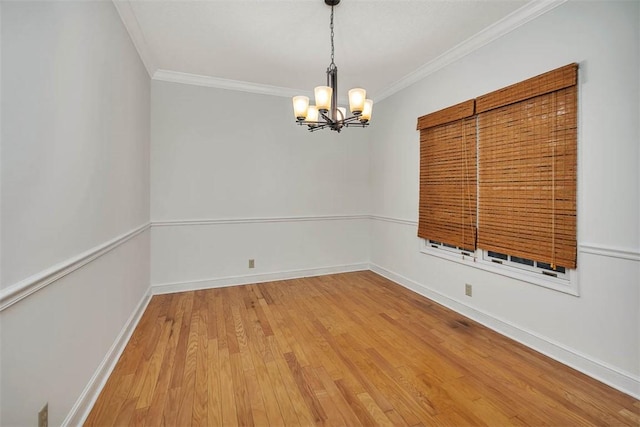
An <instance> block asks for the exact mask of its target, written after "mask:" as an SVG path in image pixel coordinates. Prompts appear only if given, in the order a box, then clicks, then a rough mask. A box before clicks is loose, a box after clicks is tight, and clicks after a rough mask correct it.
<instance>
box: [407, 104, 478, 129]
mask: <svg viewBox="0 0 640 427" xmlns="http://www.w3.org/2000/svg"><path fill="white" fill-rule="evenodd" d="M475 105H476V104H475V100H473V99H470V100H468V101H465V102H461V103H460V104H456V105H454V106H451V107H447V108H445V109H443V110H440V111H436V112H434V113H431V114H427V115H426V116H422V117H418V130H422V129H427V128H430V127H434V126H438V125H442V124H445V123H450V122H453V121H455V120H459V119H464V118H466V117H471V116H473V114H474V113H475Z"/></svg>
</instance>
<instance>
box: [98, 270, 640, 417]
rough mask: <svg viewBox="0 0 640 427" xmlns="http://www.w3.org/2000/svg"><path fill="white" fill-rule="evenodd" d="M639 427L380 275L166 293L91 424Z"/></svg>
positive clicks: (605, 393) (563, 372) (620, 409)
mask: <svg viewBox="0 0 640 427" xmlns="http://www.w3.org/2000/svg"><path fill="white" fill-rule="evenodd" d="M314 424H323V425H346V426H358V425H364V426H372V425H382V426H390V425H394V426H438V425H456V426H457V425H490V426H498V425H499V426H503V425H535V426H538V425H554V426H569V425H571V426H586V425H599V426H602V425H630V426H638V425H640V402H639V401H638V400H635V399H633V398H632V397H630V396H628V395H625V394H623V393H620V392H618V391H616V390H614V389H612V388H610V387H608V386H606V385H604V384H602V383H599V382H597V381H595V380H593V379H591V378H589V377H587V376H585V375H583V374H581V373H578V372H577V371H574V370H572V369H570V368H568V367H566V366H564V365H562V364H560V363H558V362H555V361H553V360H551V359H549V358H547V357H545V356H543V355H541V354H539V353H536V352H535V351H533V350H530V349H528V348H527V347H524V346H523V345H520V344H518V343H516V342H514V341H511V340H509V339H507V338H505V337H503V336H501V335H499V334H497V333H495V332H492V331H491V330H489V329H487V328H485V327H483V326H481V325H479V324H477V323H475V322H473V321H471V320H469V319H467V318H464V317H462V316H460V315H458V314H456V313H455V312H452V311H451V310H448V309H446V308H444V307H442V306H440V305H438V304H436V303H434V302H432V301H430V300H428V299H426V298H423V297H421V296H419V295H417V294H414V293H412V292H410V291H408V290H406V289H404V288H402V287H401V286H399V285H396V284H394V283H392V282H390V281H388V280H386V279H384V278H382V277H380V276H378V275H376V274H374V273H372V272H358V273H347V274H337V275H331V276H322V277H314V278H307V279H298V280H288V281H280V282H271V283H264V284H255V285H247V286H237V287H230V288H221V289H211V290H203V291H196V292H184V293H177V294H170V295H160V296H155V297H153V299H152V300H151V302H150V303H149V306H148V308H147V310H146V312H145V313H144V315H143V317H142V319H141V321H140V323H139V325H138V327H137V328H136V330H135V332H134V334H133V336H132V337H131V340H130V342H129V344H128V345H127V348H126V349H125V351H124V353H123V354H122V357H121V358H120V360H119V362H118V364H117V366H116V367H115V369H114V371H113V373H112V375H111V377H110V378H109V381H108V382H107V384H106V385H105V387H104V389H103V390H102V393H101V394H100V397H99V398H98V400H97V402H96V404H95V405H94V408H93V410H92V412H91V414H90V415H89V417H88V418H87V420H86V424H85V425H88V426H111V425H118V426H121V425H122V426H125V425H146V426H161V425H166V426H188V425H209V426H216V425H224V426H227V425H228V426H234V425H256V426H267V425H271V426H284V425H288V426H293V425H305V426H308V425H314Z"/></svg>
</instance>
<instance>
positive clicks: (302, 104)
mask: <svg viewBox="0 0 640 427" xmlns="http://www.w3.org/2000/svg"><path fill="white" fill-rule="evenodd" d="M308 109H309V97H308V96H294V97H293V114H294V115H295V116H296V120H299V121H302V120H304V119H305V118H306V117H307V111H308Z"/></svg>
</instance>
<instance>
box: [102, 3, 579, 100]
mask: <svg viewBox="0 0 640 427" xmlns="http://www.w3.org/2000/svg"><path fill="white" fill-rule="evenodd" d="M112 1H113V4H114V5H115V7H116V10H117V11H118V14H119V15H120V18H121V19H122V22H123V23H124V25H125V27H126V29H127V32H128V33H129V35H130V37H131V40H132V41H133V44H134V46H135V47H136V50H137V51H138V54H139V55H140V59H141V60H142V62H143V63H144V65H145V67H146V69H147V72H148V73H149V76H151V78H152V79H153V80H159V81H166V82H172V83H182V84H188V85H195V86H204V87H213V88H218V89H227V90H234V91H239V92H249V93H257V94H262V95H272V96H280V97H287V98H289V97H292V96H296V95H305V96H309V97H310V98H313V93H312V92H311V91H301V90H299V89H293V88H287V87H280V86H270V85H264V84H259V83H251V82H245V81H240V80H231V79H223V78H219V77H212V76H203V75H197V74H190V73H183V72H179V71H171V70H163V69H159V68H158V67H157V66H156V64H155V60H154V57H153V55H152V53H151V50H150V48H149V45H148V44H147V42H146V40H145V38H144V35H143V33H142V30H141V29H140V24H139V23H138V20H137V18H136V16H135V13H134V12H133V9H132V7H131V3H130V2H129V0H112ZM567 1H568V0H532V1H530V2H529V3H527V4H525V5H524V6H522V7H521V8H519V9H518V10H516V11H514V12H513V13H511V14H509V15H508V16H506V17H505V18H503V19H501V20H500V21H498V22H496V23H494V24H493V25H490V26H489V27H487V28H485V29H484V30H482V31H480V32H479V33H477V34H475V35H473V36H471V37H470V38H468V39H467V40H465V41H463V42H462V43H460V44H458V45H456V46H454V47H453V48H451V49H450V50H448V51H446V52H445V53H443V54H442V55H440V56H438V57H437V58H435V59H434V60H432V61H430V62H428V63H426V64H424V65H422V66H421V67H419V68H418V69H417V70H415V71H413V72H411V73H409V74H407V75H406V76H404V77H402V78H401V79H400V80H398V81H396V82H395V83H392V84H391V85H390V86H388V87H386V88H385V89H383V90H381V91H378V92H375V93H373V94H372V99H373V100H374V101H376V102H379V101H381V100H383V99H385V98H388V97H389V96H391V95H393V94H395V93H397V92H399V91H401V90H402V89H404V88H406V87H408V86H410V85H412V84H414V83H416V82H418V81H420V80H422V79H424V78H425V77H427V76H429V75H430V74H433V73H434V72H436V71H438V70H440V69H442V68H444V67H446V66H447V65H449V64H451V63H453V62H455V61H457V60H459V59H460V58H463V57H464V56H466V55H468V54H470V53H471V52H473V51H475V50H477V49H480V48H481V47H483V46H485V45H487V44H489V43H491V42H492V41H494V40H496V39H498V38H500V37H502V36H504V35H505V34H508V33H510V32H511V31H513V30H515V29H517V28H519V27H520V26H522V25H524V24H526V23H527V22H529V21H531V20H533V19H535V18H537V17H539V16H541V15H543V14H545V13H547V12H549V11H551V10H553V9H555V8H556V7H558V6H560V5H562V4H564V3H566V2H567ZM340 102H341V103H343V104H344V103H345V102H346V101H345V100H344V99H340Z"/></svg>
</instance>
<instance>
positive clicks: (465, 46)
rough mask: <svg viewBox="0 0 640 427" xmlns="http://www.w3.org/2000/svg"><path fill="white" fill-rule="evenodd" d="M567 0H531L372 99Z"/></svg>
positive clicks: (378, 98)
mask: <svg viewBox="0 0 640 427" xmlns="http://www.w3.org/2000/svg"><path fill="white" fill-rule="evenodd" d="M566 1H567V0H540V1H536V0H534V1H531V2H529V3H527V4H525V5H524V6H522V7H521V8H519V9H518V10H516V11H515V12H513V13H511V14H509V15H507V16H506V17H505V18H503V19H501V20H500V21H498V22H496V23H494V24H493V25H490V26H488V27H487V28H485V29H483V30H482V31H480V32H479V33H477V34H475V35H473V36H471V37H470V38H468V39H467V40H465V41H463V42H462V43H460V44H458V45H456V46H454V47H453V48H451V49H449V50H448V51H446V52H445V53H443V54H442V55H440V56H438V57H437V58H435V59H434V60H432V61H430V62H427V63H426V64H424V65H422V66H421V67H419V68H418V69H417V70H415V71H413V72H411V73H409V74H407V75H406V76H404V77H402V78H401V79H400V80H398V81H396V82H395V83H392V84H391V85H390V86H388V87H386V88H385V89H383V90H381V91H379V92H376V93H375V94H374V101H376V102H379V101H381V100H383V99H385V98H388V97H389V96H391V95H393V94H394V93H397V92H399V91H401V90H402V89H404V88H406V87H408V86H410V85H412V84H414V83H416V82H418V81H420V80H422V79H424V78H425V77H427V76H429V75H430V74H433V73H435V72H436V71H438V70H440V69H442V68H444V67H446V66H447V65H449V64H451V63H453V62H455V61H457V60H459V59H460V58H463V57H465V56H466V55H468V54H470V53H471V52H473V51H475V50H478V49H480V48H481V47H483V46H485V45H487V44H489V43H491V42H492V41H494V40H496V39H498V38H500V37H502V36H504V35H506V34H508V33H510V32H511V31H513V30H515V29H517V28H518V27H520V26H522V25H524V24H526V23H527V22H529V21H531V20H533V19H535V18H537V17H538V16H540V15H543V14H545V13H547V12H549V11H550V10H553V9H555V8H556V7H558V6H560V5H561V4H563V3H565V2H566Z"/></svg>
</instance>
